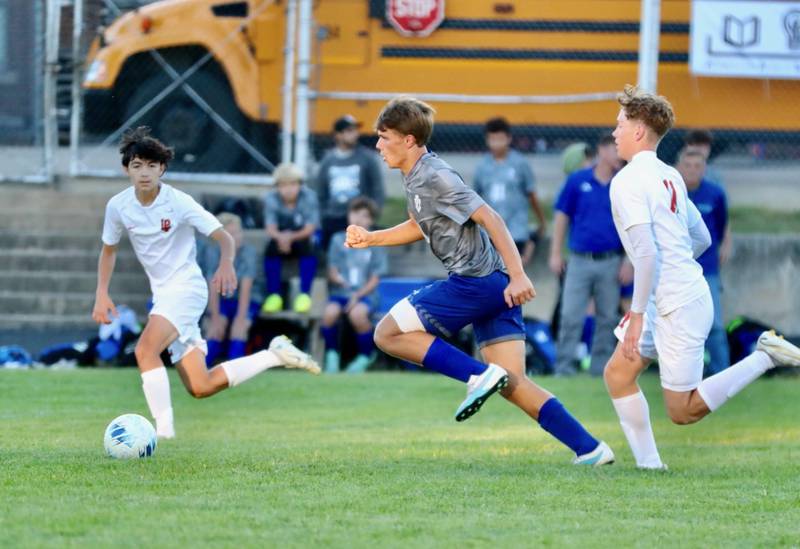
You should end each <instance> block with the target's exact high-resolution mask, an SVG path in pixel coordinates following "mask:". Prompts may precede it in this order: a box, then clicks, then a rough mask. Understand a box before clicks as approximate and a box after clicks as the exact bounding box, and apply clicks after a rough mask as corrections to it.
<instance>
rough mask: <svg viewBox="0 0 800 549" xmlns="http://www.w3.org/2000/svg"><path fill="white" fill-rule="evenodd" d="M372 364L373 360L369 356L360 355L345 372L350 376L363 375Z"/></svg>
mask: <svg viewBox="0 0 800 549" xmlns="http://www.w3.org/2000/svg"><path fill="white" fill-rule="evenodd" d="M371 363H372V359H371V358H370V357H368V356H367V355H358V356H357V357H355V358H354V359H353V360H352V362H350V364H348V365H347V368H345V372H347V373H348V374H363V373H364V372H366V371H367V368H369V365H370V364H371Z"/></svg>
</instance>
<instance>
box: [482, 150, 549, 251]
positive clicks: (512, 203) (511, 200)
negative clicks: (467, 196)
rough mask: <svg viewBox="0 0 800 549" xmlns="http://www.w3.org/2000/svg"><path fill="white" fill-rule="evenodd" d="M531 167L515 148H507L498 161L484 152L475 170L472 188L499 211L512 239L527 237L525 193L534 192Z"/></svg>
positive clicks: (521, 240)
mask: <svg viewBox="0 0 800 549" xmlns="http://www.w3.org/2000/svg"><path fill="white" fill-rule="evenodd" d="M534 189H535V186H534V179H533V171H532V170H531V167H530V166H529V165H528V161H527V160H525V157H524V156H522V155H521V154H520V153H518V152H517V151H514V150H512V151H509V152H508V156H506V158H505V159H503V160H502V161H500V162H498V161H497V160H495V159H494V158H493V157H492V155H490V154H487V155H485V156H484V157H483V158H482V159H481V161H480V163H479V164H478V167H477V169H476V170H475V192H477V193H478V194H479V195H481V197H482V198H483V199H484V200H486V203H487V204H489V205H490V206H491V207H492V208H494V210H495V211H496V212H497V213H498V214H500V217H502V218H503V219H504V220H505V222H506V226H507V227H508V232H510V233H511V237H512V238H513V239H514V241H515V242H524V241H526V240H528V238H529V237H530V234H529V231H528V195H529V194H531V193H532V192H534Z"/></svg>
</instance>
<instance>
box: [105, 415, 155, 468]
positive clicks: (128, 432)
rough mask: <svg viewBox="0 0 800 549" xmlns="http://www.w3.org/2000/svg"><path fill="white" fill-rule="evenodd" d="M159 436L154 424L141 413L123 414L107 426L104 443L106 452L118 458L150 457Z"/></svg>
mask: <svg viewBox="0 0 800 549" xmlns="http://www.w3.org/2000/svg"><path fill="white" fill-rule="evenodd" d="M157 444H158V438H157V437H156V430H155V429H154V428H153V424H152V423H150V422H149V421H147V419H146V418H144V417H142V416H140V415H139V414H123V415H121V416H119V417H118V418H115V419H114V420H113V421H112V422H111V423H109V424H108V427H106V434H105V437H103V445H104V446H105V448H106V454H108V455H109V456H111V457H112V458H116V459H131V458H144V457H150V456H152V455H153V454H154V453H155V452H156V445H157Z"/></svg>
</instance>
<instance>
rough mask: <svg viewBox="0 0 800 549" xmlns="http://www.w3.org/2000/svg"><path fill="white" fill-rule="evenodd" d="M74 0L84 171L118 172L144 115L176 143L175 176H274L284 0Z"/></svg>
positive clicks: (77, 159)
mask: <svg viewBox="0 0 800 549" xmlns="http://www.w3.org/2000/svg"><path fill="white" fill-rule="evenodd" d="M74 3H75V5H76V13H77V10H78V9H79V5H80V4H83V9H81V10H80V16H79V18H78V19H76V22H75V24H76V25H78V26H79V28H80V31H79V32H78V33H77V34H78V35H79V36H80V39H81V43H82V44H86V46H84V47H82V48H81V50H80V55H81V56H82V59H81V61H83V62H84V65H85V74H83V75H82V86H81V90H80V91H81V93H80V97H79V100H78V101H76V102H75V103H74V106H73V108H74V109H79V110H80V116H79V117H77V119H79V120H80V121H81V123H82V127H81V131H80V132H77V135H78V142H77V144H76V145H75V146H74V149H73V167H74V168H73V169H74V171H75V172H76V173H77V174H86V175H112V174H118V173H119V159H118V154H117V152H116V145H117V143H118V142H119V139H120V137H121V135H122V134H123V133H124V131H125V130H127V129H128V128H134V127H137V126H140V125H146V126H150V127H151V128H152V130H153V133H154V134H155V135H156V136H158V137H159V138H160V139H161V140H163V141H164V142H166V143H167V144H169V145H171V146H173V147H174V148H175V153H176V157H175V160H174V162H173V163H172V165H171V169H170V172H171V174H172V175H173V176H174V175H175V174H176V173H180V174H181V175H182V176H183V177H184V178H186V179H203V175H204V174H205V175H206V176H209V177H210V178H212V179H213V180H215V181H223V180H225V179H226V177H225V176H224V175H223V176H220V175H217V174H234V173H235V174H252V175H251V176H250V180H252V181H256V182H260V181H264V180H265V179H266V175H267V174H269V173H270V172H271V171H272V169H273V168H274V163H275V162H276V159H277V157H278V153H279V150H278V146H277V145H278V143H277V128H278V124H277V122H278V120H279V117H280V105H281V102H280V93H279V90H280V82H281V80H282V78H276V76H280V75H281V72H280V71H279V70H273V69H275V67H279V68H280V69H281V70H282V63H281V60H280V59H279V58H280V55H279V54H280V47H281V43H280V40H281V36H280V35H281V34H282V28H283V17H284V15H283V9H282V8H281V7H279V6H276V4H275V3H274V2H271V1H266V0H261V1H251V2H234V3H222V4H216V3H210V2H183V3H176V2H173V3H167V2H141V1H140V2H132V1H131V0H128V1H126V2H123V1H122V0H75V2H74ZM141 4H148V5H146V6H141ZM98 8H99V9H98ZM87 38H88V40H87ZM73 120H75V118H73ZM211 174H213V175H211ZM209 177H206V178H209ZM229 179H231V180H236V181H247V180H248V178H247V177H246V176H241V175H239V176H237V177H235V178H229Z"/></svg>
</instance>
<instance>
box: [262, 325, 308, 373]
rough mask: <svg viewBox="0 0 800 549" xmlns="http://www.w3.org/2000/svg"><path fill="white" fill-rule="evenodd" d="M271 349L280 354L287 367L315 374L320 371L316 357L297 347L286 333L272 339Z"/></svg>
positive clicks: (279, 356)
mask: <svg viewBox="0 0 800 549" xmlns="http://www.w3.org/2000/svg"><path fill="white" fill-rule="evenodd" d="M269 350H270V351H272V352H273V353H275V354H276V355H278V358H280V359H281V362H283V365H284V366H285V367H286V368H298V369H301V370H305V371H307V372H309V373H311V374H314V375H319V373H320V369H319V366H318V365H317V363H316V362H315V361H314V359H313V358H311V356H310V355H308V354H307V353H304V352H303V351H301V350H300V349H298V348H297V347H295V346H294V344H293V343H292V341H291V340H290V339H289V338H288V337H286V336H285V335H279V336H277V337H274V338H272V341H270V342H269Z"/></svg>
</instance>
